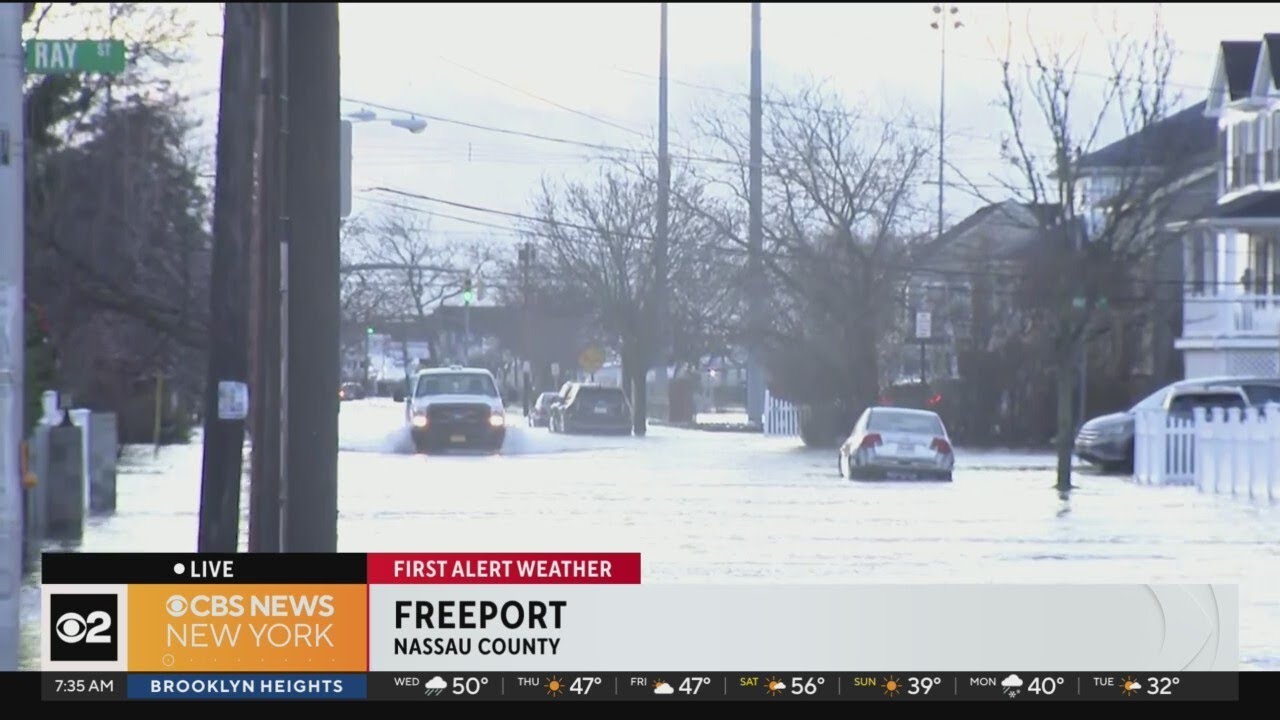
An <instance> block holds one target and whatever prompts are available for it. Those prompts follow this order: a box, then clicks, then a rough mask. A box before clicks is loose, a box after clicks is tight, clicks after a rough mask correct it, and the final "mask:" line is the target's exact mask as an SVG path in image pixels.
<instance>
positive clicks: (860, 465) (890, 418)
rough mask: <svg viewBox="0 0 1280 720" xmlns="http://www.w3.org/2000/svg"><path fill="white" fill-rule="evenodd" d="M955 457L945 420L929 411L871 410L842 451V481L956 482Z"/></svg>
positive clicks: (903, 409) (864, 414) (863, 414)
mask: <svg viewBox="0 0 1280 720" xmlns="http://www.w3.org/2000/svg"><path fill="white" fill-rule="evenodd" d="M954 466H955V453H954V451H953V450H952V449H951V439H950V438H949V437H948V435H947V428H946V426H945V425H943V423H942V418H941V417H939V416H938V414H937V413H935V412H930V411H928V410H909V409H906V408H894V407H873V408H868V409H867V411H866V412H864V413H862V417H860V418H858V423H857V424H856V425H854V427H853V432H852V433H850V434H849V438H848V439H847V440H845V441H844V444H843V445H841V446H840V476H841V477H843V478H848V479H850V480H861V479H923V480H942V481H946V482H950V481H951V469H952V467H954Z"/></svg>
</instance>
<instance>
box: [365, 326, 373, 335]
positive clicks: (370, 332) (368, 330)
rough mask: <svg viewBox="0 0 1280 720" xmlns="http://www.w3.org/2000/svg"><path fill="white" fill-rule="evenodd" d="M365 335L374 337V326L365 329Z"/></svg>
mask: <svg viewBox="0 0 1280 720" xmlns="http://www.w3.org/2000/svg"><path fill="white" fill-rule="evenodd" d="M364 334H365V335H372V334H373V326H372V325H370V326H369V327H367V328H365V329H364Z"/></svg>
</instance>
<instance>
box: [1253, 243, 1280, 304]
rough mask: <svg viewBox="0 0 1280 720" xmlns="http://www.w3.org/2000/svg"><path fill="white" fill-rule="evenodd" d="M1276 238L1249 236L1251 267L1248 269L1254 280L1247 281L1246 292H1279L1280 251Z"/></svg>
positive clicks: (1259, 293)
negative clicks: (1279, 262) (1278, 251)
mask: <svg viewBox="0 0 1280 720" xmlns="http://www.w3.org/2000/svg"><path fill="white" fill-rule="evenodd" d="M1276 244H1277V243H1276V238H1274V237H1266V236H1264V235H1251V236H1250V237H1249V245H1250V248H1249V259H1250V263H1249V267H1248V269H1247V270H1246V272H1247V273H1248V278H1249V280H1251V281H1252V282H1249V283H1246V287H1245V292H1246V293H1248V294H1253V295H1268V294H1274V293H1277V287H1276V281H1277V280H1280V264H1278V263H1277V260H1280V257H1278V255H1280V253H1277V247H1276Z"/></svg>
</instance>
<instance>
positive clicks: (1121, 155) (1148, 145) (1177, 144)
mask: <svg viewBox="0 0 1280 720" xmlns="http://www.w3.org/2000/svg"><path fill="white" fill-rule="evenodd" d="M1205 107H1206V102H1200V103H1198V104H1196V105H1193V106H1191V107H1189V108H1187V109H1185V110H1182V111H1180V112H1177V113H1174V114H1173V115H1170V116H1169V117H1167V118H1165V119H1163V120H1160V121H1158V122H1154V123H1152V124H1150V125H1148V126H1146V127H1144V128H1142V129H1141V130H1139V131H1138V132H1136V133H1134V134H1132V135H1129V136H1127V137H1123V138H1121V139H1119V140H1117V141H1115V142H1113V143H1111V144H1110V145H1107V146H1106V147H1104V148H1102V149H1101V150H1095V151H1093V152H1091V153H1089V154H1088V155H1084V156H1081V158H1080V160H1079V167H1080V168H1081V169H1085V170H1087V169H1099V168H1134V167H1155V166H1160V165H1164V164H1166V163H1168V162H1169V161H1170V160H1174V159H1179V160H1184V161H1185V160H1186V159H1188V158H1193V157H1195V156H1197V155H1199V154H1202V153H1213V152H1216V151H1217V142H1218V140H1217V138H1218V122H1217V120H1214V119H1213V118H1210V117H1206V116H1205Z"/></svg>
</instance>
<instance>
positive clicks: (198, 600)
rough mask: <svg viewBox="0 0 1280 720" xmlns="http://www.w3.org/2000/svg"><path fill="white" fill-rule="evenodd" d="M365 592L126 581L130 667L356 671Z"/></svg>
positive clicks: (363, 652) (361, 659)
mask: <svg viewBox="0 0 1280 720" xmlns="http://www.w3.org/2000/svg"><path fill="white" fill-rule="evenodd" d="M367 592H368V591H367V588H366V586H364V585H130V586H129V594H128V597H129V616H128V617H129V670H130V672H363V671H365V670H367V669H368V668H367V659H368V632H369V612H368V611H369V608H368V595H367ZM326 596H327V598H326ZM326 599H327V601H326ZM330 608H331V609H332V614H327V615H326V613H328V612H329V609H330ZM184 643H185V646H184Z"/></svg>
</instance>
